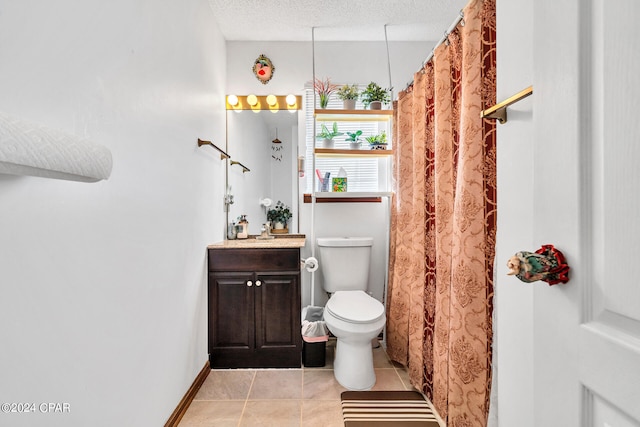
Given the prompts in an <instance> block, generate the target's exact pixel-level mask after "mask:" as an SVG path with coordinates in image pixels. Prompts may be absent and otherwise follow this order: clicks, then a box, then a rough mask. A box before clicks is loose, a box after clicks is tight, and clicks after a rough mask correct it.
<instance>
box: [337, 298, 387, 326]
mask: <svg viewBox="0 0 640 427" xmlns="http://www.w3.org/2000/svg"><path fill="white" fill-rule="evenodd" d="M325 310H327V311H329V312H330V313H331V314H333V315H334V316H335V317H337V318H338V319H341V320H344V321H345V322H351V323H368V322H372V321H374V320H377V319H379V318H380V317H381V316H383V315H384V306H383V305H382V303H381V302H380V301H378V300H377V299H375V298H373V297H371V296H369V295H367V294H366V293H365V292H363V291H338V292H335V293H334V294H333V295H332V296H331V298H329V301H328V302H327V305H326V306H325Z"/></svg>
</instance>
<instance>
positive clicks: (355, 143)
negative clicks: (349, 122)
mask: <svg viewBox="0 0 640 427" xmlns="http://www.w3.org/2000/svg"><path fill="white" fill-rule="evenodd" d="M347 135H349V136H348V137H347V138H345V141H348V142H349V146H350V148H351V149H352V150H359V149H360V143H362V140H361V139H360V136H361V135H362V131H361V130H357V131H355V132H347Z"/></svg>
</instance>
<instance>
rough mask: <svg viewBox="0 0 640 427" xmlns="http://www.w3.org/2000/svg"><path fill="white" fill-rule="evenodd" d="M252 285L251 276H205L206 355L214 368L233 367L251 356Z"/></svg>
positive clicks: (218, 274)
mask: <svg viewBox="0 0 640 427" xmlns="http://www.w3.org/2000/svg"><path fill="white" fill-rule="evenodd" d="M253 282H254V274H253V273H243V272H234V273H212V274H210V275H209V322H208V323H209V351H210V353H211V354H215V358H213V357H212V358H211V361H212V362H214V360H215V367H235V366H234V365H236V364H238V363H243V360H246V359H248V358H250V357H251V356H252V355H253V352H254V349H255V339H254V336H255V322H254V312H255V304H254V288H253ZM249 284H250V285H251V286H249ZM212 366H213V365H212Z"/></svg>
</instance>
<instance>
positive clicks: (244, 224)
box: [237, 215, 249, 239]
mask: <svg viewBox="0 0 640 427" xmlns="http://www.w3.org/2000/svg"><path fill="white" fill-rule="evenodd" d="M237 228H238V234H237V238H238V239H246V238H248V237H249V221H247V216H246V215H240V221H238V225H237Z"/></svg>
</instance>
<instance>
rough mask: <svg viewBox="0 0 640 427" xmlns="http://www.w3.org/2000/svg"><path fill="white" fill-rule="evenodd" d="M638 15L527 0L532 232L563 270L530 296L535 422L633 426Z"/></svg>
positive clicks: (577, 2) (637, 7) (639, 157)
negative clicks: (557, 254)
mask: <svg viewBox="0 0 640 427" xmlns="http://www.w3.org/2000/svg"><path fill="white" fill-rule="evenodd" d="M639 17H640V2H638V1H637V0H614V1H611V0H608V1H604V0H565V1H562V2H558V1H555V0H543V1H542V2H538V0H536V2H535V3H534V28H535V30H534V34H535V37H534V58H535V64H536V65H535V66H534V68H535V72H534V97H535V99H534V128H535V129H536V130H535V138H534V144H535V148H534V164H535V166H534V170H535V172H534V194H533V197H534V200H535V204H536V209H535V215H534V224H533V228H534V236H535V237H536V238H539V239H540V241H539V243H540V244H545V243H551V244H554V245H556V247H557V248H558V249H560V250H562V251H563V252H564V254H565V255H566V257H567V259H568V262H569V265H570V266H571V280H570V282H569V283H568V284H566V285H556V286H553V287H548V286H547V285H546V284H542V285H541V286H537V287H536V289H535V291H534V307H535V308H534V378H535V379H534V388H535V390H534V400H535V401H534V407H535V419H536V420H535V423H534V425H536V426H561V427H572V426H575V427H591V426H595V427H630V426H634V427H639V426H640V276H639V275H638V272H637V271H636V269H637V268H638V267H637V266H638V258H637V257H638V254H640V21H639V20H638V18H639ZM533 249H537V248H533ZM538 285H540V283H539V284H538Z"/></svg>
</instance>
